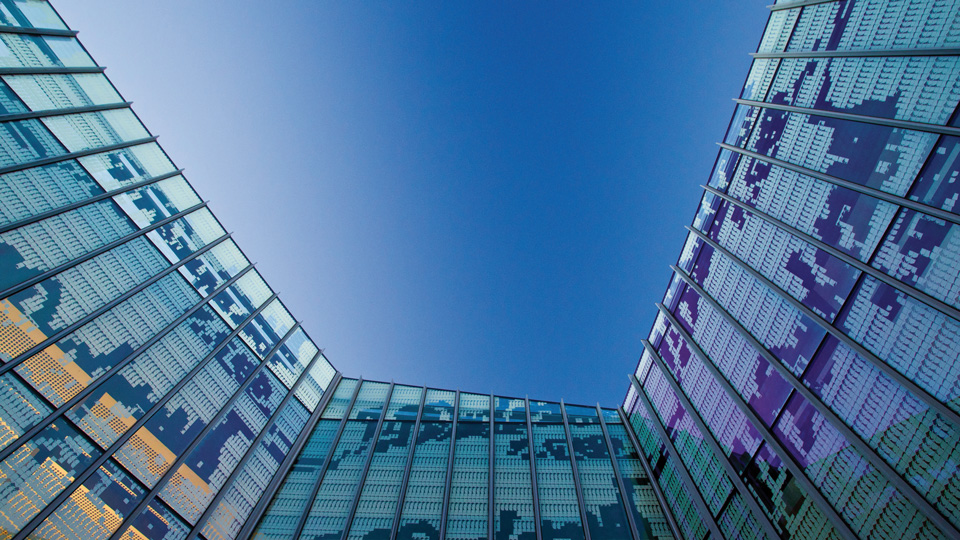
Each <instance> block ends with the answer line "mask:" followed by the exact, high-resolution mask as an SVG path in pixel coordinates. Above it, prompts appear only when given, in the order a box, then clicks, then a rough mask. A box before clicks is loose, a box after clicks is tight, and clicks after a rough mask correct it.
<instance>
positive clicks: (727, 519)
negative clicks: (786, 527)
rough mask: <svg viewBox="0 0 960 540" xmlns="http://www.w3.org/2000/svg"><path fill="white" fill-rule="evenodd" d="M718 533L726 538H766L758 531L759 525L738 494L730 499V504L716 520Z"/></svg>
mask: <svg viewBox="0 0 960 540" xmlns="http://www.w3.org/2000/svg"><path fill="white" fill-rule="evenodd" d="M717 525H719V526H720V531H721V532H722V533H723V534H724V536H726V537H727V538H743V539H757V540H759V539H761V538H767V536H766V535H765V534H763V533H762V532H761V530H760V524H759V523H757V520H756V518H755V517H753V514H752V513H751V512H750V509H749V508H747V503H746V502H744V500H743V497H741V496H740V494H739V493H734V494H733V496H731V497H730V502H728V503H727V507H726V508H724V509H723V512H722V513H721V514H720V516H719V517H718V518H717Z"/></svg>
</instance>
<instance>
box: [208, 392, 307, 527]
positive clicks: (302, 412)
mask: <svg viewBox="0 0 960 540" xmlns="http://www.w3.org/2000/svg"><path fill="white" fill-rule="evenodd" d="M308 416H309V414H308V413H307V410H306V409H305V408H304V407H303V405H300V404H299V403H297V402H296V400H293V401H289V402H288V403H287V405H286V406H285V407H284V409H283V410H282V411H281V412H280V414H279V418H278V419H277V421H276V422H275V423H274V424H273V425H271V426H270V427H269V428H268V429H267V433H266V435H265V436H264V438H263V439H262V440H261V441H260V444H259V445H257V447H256V448H254V449H253V451H252V454H251V455H250V459H249V461H247V463H246V464H245V465H244V466H243V468H242V469H240V471H239V472H238V473H237V476H236V479H235V480H234V481H233V483H231V484H230V485H229V486H227V488H226V492H225V493H224V496H223V498H222V499H220V502H219V504H218V505H217V507H216V508H215V509H214V510H213V512H212V513H211V514H210V518H209V519H208V520H207V522H206V524H205V525H204V526H203V536H204V537H206V538H207V539H209V540H214V539H216V540H233V539H235V538H236V537H237V534H238V533H239V532H240V529H241V528H242V527H243V525H244V522H245V521H246V520H247V518H248V516H249V515H250V512H251V511H252V510H253V507H254V506H256V504H257V503H258V502H259V501H260V499H261V498H262V497H263V493H264V491H265V490H266V488H267V484H268V483H269V482H270V480H271V479H272V478H273V475H274V473H276V471H277V469H278V468H279V467H280V463H281V462H282V461H283V459H284V458H285V457H286V456H287V454H289V453H290V449H291V446H292V444H293V441H294V440H295V439H296V438H297V436H298V435H299V434H300V431H301V430H302V429H303V426H304V425H306V423H307V419H308Z"/></svg>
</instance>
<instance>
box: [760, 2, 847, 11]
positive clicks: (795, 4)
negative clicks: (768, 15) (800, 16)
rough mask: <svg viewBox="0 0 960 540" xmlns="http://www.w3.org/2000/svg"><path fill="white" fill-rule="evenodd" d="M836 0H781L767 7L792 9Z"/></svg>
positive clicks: (771, 9) (772, 9) (777, 9)
mask: <svg viewBox="0 0 960 540" xmlns="http://www.w3.org/2000/svg"><path fill="white" fill-rule="evenodd" d="M836 1H838V0H794V1H793V2H781V3H779V4H771V5H769V6H767V9H769V10H770V11H781V10H784V9H793V8H798V7H804V6H813V5H816V4H826V3H829V2H836Z"/></svg>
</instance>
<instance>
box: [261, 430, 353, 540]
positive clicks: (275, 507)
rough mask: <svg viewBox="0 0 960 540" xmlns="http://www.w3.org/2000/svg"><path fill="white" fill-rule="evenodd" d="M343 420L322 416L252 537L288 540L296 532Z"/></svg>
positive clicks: (265, 539) (266, 539)
mask: <svg viewBox="0 0 960 540" xmlns="http://www.w3.org/2000/svg"><path fill="white" fill-rule="evenodd" d="M339 426H340V422H339V421H337V420H320V421H319V422H317V425H316V426H315V427H314V428H313V431H312V432H311V433H310V437H309V438H308V439H307V442H306V443H305V444H304V446H303V449H302V450H301V451H300V453H299V454H298V455H297V460H296V461H295V462H294V464H293V468H291V469H290V472H289V473H287V477H286V478H285V479H284V480H283V483H282V484H280V488H279V489H278V490H277V492H276V495H274V497H273V499H272V500H271V501H270V505H269V506H268V507H267V510H266V512H265V513H264V514H263V517H262V518H261V519H260V523H259V524H258V525H257V528H256V530H255V531H254V533H253V536H252V538H255V539H257V540H268V539H269V540H287V539H288V538H291V537H292V536H293V533H294V530H295V528H296V526H297V522H298V521H299V520H300V516H301V515H302V514H303V512H305V511H306V509H307V503H308V502H310V500H309V497H310V495H311V494H312V492H313V487H314V485H315V484H316V482H317V480H318V479H319V477H320V469H321V467H323V462H324V461H325V460H326V458H327V454H328V453H329V451H330V447H331V446H332V444H333V437H334V436H335V435H336V433H337V428H338V427H339Z"/></svg>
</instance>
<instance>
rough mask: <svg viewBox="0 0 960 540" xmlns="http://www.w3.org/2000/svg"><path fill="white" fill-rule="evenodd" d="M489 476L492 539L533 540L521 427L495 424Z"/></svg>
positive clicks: (524, 437)
mask: <svg viewBox="0 0 960 540" xmlns="http://www.w3.org/2000/svg"><path fill="white" fill-rule="evenodd" d="M499 399H500V398H498V401H499ZM521 403H523V402H522V401H521ZM497 408H498V409H499V406H498V407H497ZM524 416H526V415H524ZM525 420H526V419H524V421H525ZM493 476H494V478H493V486H494V488H493V531H494V532H493V537H494V539H495V540H512V539H519V540H536V538H537V535H536V525H535V523H534V515H533V489H532V483H531V480H530V441H529V440H528V439H527V426H526V425H525V424H500V423H498V424H496V438H495V439H494V465H493Z"/></svg>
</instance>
